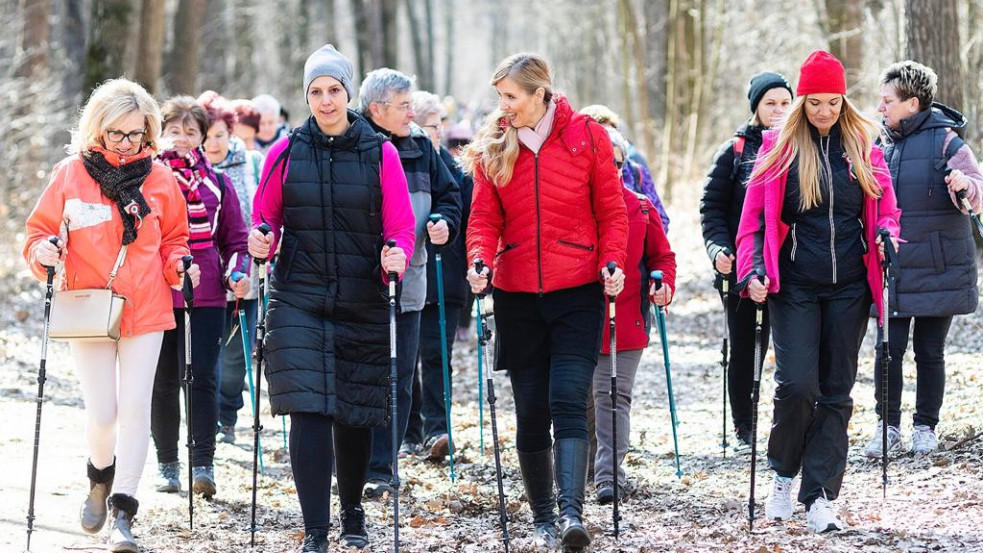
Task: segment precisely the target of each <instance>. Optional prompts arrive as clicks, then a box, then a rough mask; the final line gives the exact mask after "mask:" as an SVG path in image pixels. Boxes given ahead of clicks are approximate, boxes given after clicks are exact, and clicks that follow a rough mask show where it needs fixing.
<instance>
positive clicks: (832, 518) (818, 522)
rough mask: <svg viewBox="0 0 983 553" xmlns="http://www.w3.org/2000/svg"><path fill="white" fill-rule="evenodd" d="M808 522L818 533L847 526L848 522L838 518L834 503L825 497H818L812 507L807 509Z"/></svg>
mask: <svg viewBox="0 0 983 553" xmlns="http://www.w3.org/2000/svg"><path fill="white" fill-rule="evenodd" d="M806 524H807V525H808V526H809V528H810V529H812V531H813V532H815V533H817V534H821V533H823V532H829V531H831V530H843V529H844V528H846V524H843V522H841V521H840V519H838V518H836V512H835V511H834V510H833V504H832V503H830V502H829V501H827V500H826V498H825V497H820V498H819V499H817V500H816V501H815V502H814V503H813V504H812V507H810V508H809V510H808V511H806Z"/></svg>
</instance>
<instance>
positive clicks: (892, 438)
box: [864, 422, 901, 459]
mask: <svg viewBox="0 0 983 553" xmlns="http://www.w3.org/2000/svg"><path fill="white" fill-rule="evenodd" d="M883 430H884V425H883V423H881V422H878V423H877V430H875V431H874V437H872V438H871V439H870V441H869V442H867V447H866V449H864V455H866V456H867V457H869V458H871V459H880V458H881V456H882V453H883V451H884V450H883V448H882V447H881V446H882V445H883V435H884V434H883V432H882V431H883ZM900 451H901V429H900V428H898V427H897V426H888V427H887V452H888V454H891V453H896V452H900Z"/></svg>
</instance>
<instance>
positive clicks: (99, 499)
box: [79, 459, 116, 534]
mask: <svg viewBox="0 0 983 553" xmlns="http://www.w3.org/2000/svg"><path fill="white" fill-rule="evenodd" d="M88 473H89V496H88V497H86V498H85V501H84V502H83V503H82V508H81V509H80V510H79V522H80V523H81V524H82V530H84V531H85V532H86V533H87V534H97V533H99V530H102V526H103V525H104V524H106V515H107V514H108V512H109V509H108V507H107V506H106V500H107V499H109V492H110V491H112V489H113V478H114V477H115V476H116V460H115V459H113V464H111V465H109V466H108V467H106V468H104V469H101V470H100V469H97V468H96V467H94V466H92V461H89V463H88Z"/></svg>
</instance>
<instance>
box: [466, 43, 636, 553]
mask: <svg viewBox="0 0 983 553" xmlns="http://www.w3.org/2000/svg"><path fill="white" fill-rule="evenodd" d="M550 73H551V72H550V68H549V65H548V64H547V62H546V60H544V59H543V58H541V57H540V56H537V55H535V54H515V55H513V56H510V57H508V58H506V59H505V60H503V61H502V62H501V63H500V64H499V65H498V67H497V68H496V69H495V72H494V74H493V76H492V79H491V82H492V85H493V86H494V87H495V89H496V91H497V92H498V98H499V109H498V110H497V111H495V112H494V113H493V114H491V116H490V117H489V118H488V120H487V121H486V122H485V124H484V126H483V127H482V128H481V129H480V130H479V131H478V133H477V135H476V136H475V140H474V141H473V142H472V143H471V144H470V145H468V147H467V148H466V149H465V150H464V152H463V155H462V161H463V167H464V169H465V171H466V172H468V173H472V174H473V175H474V200H473V202H472V205H471V218H470V220H469V222H468V224H469V228H468V241H467V242H468V257H469V262H470V264H471V267H470V268H469V270H468V280H469V282H470V284H471V289H472V291H474V292H476V293H477V292H484V291H485V290H486V289H487V288H488V285H489V283H492V284H493V285H494V301H495V319H496V327H497V329H498V333H499V339H500V345H501V354H500V355H499V356H498V359H497V360H498V368H508V371H509V373H508V374H509V378H510V379H511V381H512V390H513V393H514V394H515V408H516V430H517V433H516V449H517V451H518V456H519V467H520V469H521V472H522V480H523V483H524V485H525V488H526V497H527V498H528V500H529V503H530V506H531V507H532V511H533V519H534V522H535V525H536V530H535V536H536V542H537V545H538V546H540V547H550V546H555V545H556V541H557V528H556V511H555V510H554V508H555V506H559V511H560V521H559V526H560V527H559V541H560V543H561V544H562V545H563V547H565V548H568V549H575V548H583V547H586V546H587V545H589V543H590V541H591V537H590V534H589V533H588V532H587V528H586V527H585V526H584V523H583V520H582V513H583V503H584V488H585V485H586V478H587V457H588V449H589V446H588V434H587V409H586V405H587V394H588V389H589V387H590V385H591V379H592V378H593V375H594V368H595V367H596V366H597V358H598V352H599V351H600V349H601V344H600V339H601V313H602V309H603V306H604V296H605V294H606V295H608V296H615V295H617V294H619V293H620V292H621V291H622V289H623V287H624V281H625V275H624V272H623V269H622V268H623V267H624V266H625V247H626V242H627V238H628V216H627V214H626V209H625V201H624V198H623V195H622V191H621V188H622V186H621V182H620V180H619V179H618V169H617V167H616V166H615V163H614V154H613V152H612V147H611V141H610V139H609V138H608V134H607V132H606V131H605V130H604V128H603V127H601V126H600V125H598V124H597V123H595V122H594V121H593V120H592V119H590V118H589V117H587V116H585V115H582V114H579V113H577V112H575V111H574V110H573V109H572V108H571V107H570V103H569V102H568V101H567V99H566V98H565V97H563V96H561V95H559V94H555V93H554V92H553V88H552V86H553V84H552V77H551V75H550ZM479 260H480V261H482V262H483V263H484V265H485V266H484V268H483V270H482V271H481V273H480V274H479V273H477V272H475V269H474V266H473V265H474V263H475V262H477V261H479ZM611 262H613V263H615V264H616V265H617V269H615V271H614V274H613V275H611V274H609V273H608V271H607V269H606V268H605V267H606V266H607V264H608V263H611ZM602 283H603V286H602ZM551 427H552V436H551V435H550V434H551V433H550V430H551ZM554 440H555V443H554ZM554 459H555V461H554ZM554 464H555V466H554ZM554 476H555V479H556V487H557V489H558V493H557V494H556V495H554V491H553V480H554Z"/></svg>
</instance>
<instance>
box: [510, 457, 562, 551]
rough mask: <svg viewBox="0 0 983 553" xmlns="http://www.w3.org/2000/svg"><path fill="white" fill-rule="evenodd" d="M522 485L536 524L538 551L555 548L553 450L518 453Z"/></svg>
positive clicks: (535, 537)
mask: <svg viewBox="0 0 983 553" xmlns="http://www.w3.org/2000/svg"><path fill="white" fill-rule="evenodd" d="M518 455H519V470H520V471H521V472H522V484H523V486H525V488H526V499H528V500H529V508H530V509H531V510H532V520H533V524H535V525H536V531H535V536H534V539H535V544H536V549H537V550H539V551H548V550H553V549H556V546H557V541H556V511H555V510H554V509H553V506H554V505H555V504H556V495H555V494H554V493H553V450H552V449H544V450H543V451H536V452H534V453H523V452H521V451H519V452H518Z"/></svg>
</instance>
